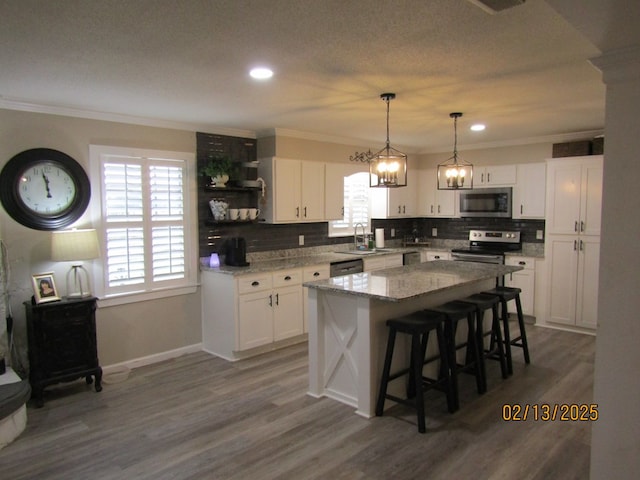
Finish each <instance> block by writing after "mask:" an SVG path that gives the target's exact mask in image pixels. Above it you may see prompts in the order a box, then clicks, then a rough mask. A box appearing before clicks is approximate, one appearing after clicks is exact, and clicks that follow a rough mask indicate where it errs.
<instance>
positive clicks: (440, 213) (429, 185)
mask: <svg viewBox="0 0 640 480" xmlns="http://www.w3.org/2000/svg"><path fill="white" fill-rule="evenodd" d="M437 178H438V173H437V170H435V169H433V170H420V171H419V173H418V184H419V186H420V188H419V191H418V215H420V216H425V217H447V218H452V217H455V216H456V192H455V191H454V190H438V187H437Z"/></svg>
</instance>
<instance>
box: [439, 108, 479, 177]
mask: <svg viewBox="0 0 640 480" xmlns="http://www.w3.org/2000/svg"><path fill="white" fill-rule="evenodd" d="M449 116H450V117H451V118H453V132H454V137H453V138H454V139H453V156H452V157H449V158H448V159H447V160H446V161H444V162H442V163H440V164H438V190H471V189H472V188H473V165H472V164H470V163H466V162H464V161H462V160H460V159H459V158H458V118H460V117H461V116H462V113H460V112H453V113H450V114H449Z"/></svg>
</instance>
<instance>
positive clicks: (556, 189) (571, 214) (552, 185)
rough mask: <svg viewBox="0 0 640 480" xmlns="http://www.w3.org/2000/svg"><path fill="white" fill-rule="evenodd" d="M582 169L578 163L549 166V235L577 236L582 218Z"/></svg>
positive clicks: (547, 218)
mask: <svg viewBox="0 0 640 480" xmlns="http://www.w3.org/2000/svg"><path fill="white" fill-rule="evenodd" d="M581 185H582V180H581V168H580V165H579V164H577V163H567V164H564V163H558V162H553V163H551V162H550V163H548V165H547V202H546V203H547V216H546V230H547V234H555V233H561V234H569V235H572V234H575V233H577V232H578V220H579V218H580V190H581Z"/></svg>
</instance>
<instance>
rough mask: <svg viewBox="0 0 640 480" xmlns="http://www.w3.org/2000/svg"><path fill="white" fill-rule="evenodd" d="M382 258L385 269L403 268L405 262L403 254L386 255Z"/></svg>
mask: <svg viewBox="0 0 640 480" xmlns="http://www.w3.org/2000/svg"><path fill="white" fill-rule="evenodd" d="M382 258H384V268H392V267H401V266H402V265H403V262H404V258H403V257H402V254H397V255H385V256H384V257H382Z"/></svg>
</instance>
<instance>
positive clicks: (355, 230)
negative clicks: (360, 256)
mask: <svg viewBox="0 0 640 480" xmlns="http://www.w3.org/2000/svg"><path fill="white" fill-rule="evenodd" d="M358 225H360V226H361V227H362V244H363V245H364V246H365V247H366V246H367V232H366V230H365V228H364V224H363V223H361V222H358V223H356V225H355V227H354V228H353V246H354V248H355V249H356V250H357V249H358Z"/></svg>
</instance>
